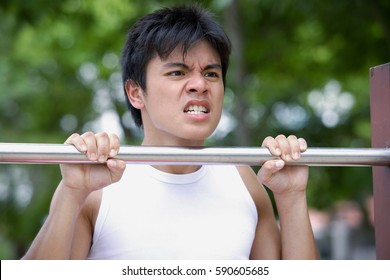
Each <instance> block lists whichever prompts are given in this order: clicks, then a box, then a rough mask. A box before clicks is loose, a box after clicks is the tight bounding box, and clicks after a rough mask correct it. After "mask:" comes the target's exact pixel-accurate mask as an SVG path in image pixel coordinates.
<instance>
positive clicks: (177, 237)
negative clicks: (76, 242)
mask: <svg viewBox="0 0 390 280" xmlns="http://www.w3.org/2000/svg"><path fill="white" fill-rule="evenodd" d="M256 225H257V210H256V206H255V204H254V201H253V200H252V198H251V196H250V194H249V192H248V190H247V188H246V187H245V185H244V183H243V181H242V179H241V176H240V174H239V173H238V170H237V168H236V167H235V166H222V165H207V166H202V167H201V168H200V169H199V170H198V171H196V172H194V173H190V174H184V175H177V174H171V173H165V172H162V171H159V170H157V169H155V168H153V167H151V166H148V165H128V166H127V168H126V170H125V173H124V175H123V177H122V179H121V180H120V182H118V183H115V184H113V185H110V186H108V187H106V188H104V189H103V197H102V202H101V206H100V210H99V214H98V217H97V221H96V225H95V230H94V235H93V243H92V247H91V250H90V253H89V256H88V258H89V259H127V260H131V259H143V260H151V259H159V260H163V259H168V260H173V259H180V260H184V259H198V260H200V259H204V260H211V259H221V260H222V259H248V258H249V254H250V251H251V247H252V243H253V240H254V236H255V230H256Z"/></svg>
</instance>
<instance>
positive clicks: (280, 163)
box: [275, 160, 284, 168]
mask: <svg viewBox="0 0 390 280" xmlns="http://www.w3.org/2000/svg"><path fill="white" fill-rule="evenodd" d="M275 166H276V167H277V168H282V167H283V166H284V161H283V160H277V161H275Z"/></svg>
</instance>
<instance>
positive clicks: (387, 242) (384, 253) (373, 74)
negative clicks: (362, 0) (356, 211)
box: [370, 63, 390, 260]
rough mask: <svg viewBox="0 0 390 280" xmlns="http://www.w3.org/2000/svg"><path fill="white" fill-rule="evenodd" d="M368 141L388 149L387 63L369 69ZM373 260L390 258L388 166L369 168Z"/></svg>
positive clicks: (389, 71) (389, 99) (389, 70)
mask: <svg viewBox="0 0 390 280" xmlns="http://www.w3.org/2000/svg"><path fill="white" fill-rule="evenodd" d="M370 109H371V130H372V131H371V137H372V138H371V141H372V147H373V148H388V147H390V63H387V64H384V65H380V66H376V67H372V68H370ZM372 172H373V185H374V217H375V247H376V258H377V259H381V260H384V259H387V260H388V259H390V218H389V213H390V167H388V166H375V167H373V168H372Z"/></svg>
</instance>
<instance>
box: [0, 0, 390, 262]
mask: <svg viewBox="0 0 390 280" xmlns="http://www.w3.org/2000/svg"><path fill="white" fill-rule="evenodd" d="M189 2H190V1H173V0H172V1H140V0H136V1H134V0H132V1H130V0H128V1H122V0H64V1H49V0H35V1H33V0H26V1H21V0H2V1H1V3H0V142H45V143H62V142H63V141H64V140H65V139H66V138H67V137H68V135H70V134H71V133H73V132H84V131H86V130H95V131H96V130H100V129H104V128H106V127H107V126H99V124H102V122H101V121H102V119H100V117H101V116H103V118H104V117H107V116H114V118H112V117H111V118H109V121H112V120H116V121H117V123H118V127H119V128H118V131H119V133H120V135H121V137H122V139H123V140H122V141H123V143H124V144H134V143H139V139H140V138H139V137H140V132H139V131H137V130H136V129H134V127H133V126H132V124H131V120H129V114H128V112H127V108H126V106H125V103H124V97H123V93H122V86H121V80H120V79H121V77H120V69H119V64H118V62H119V58H120V53H121V48H122V45H123V43H124V40H125V34H126V32H127V30H128V28H129V27H130V26H131V25H132V24H133V23H134V21H135V20H136V19H137V18H138V17H139V16H141V15H143V14H145V13H147V12H150V11H152V10H154V9H156V8H159V7H161V6H167V5H172V4H188V3H189ZM197 2H200V3H201V4H202V5H203V6H204V7H207V8H209V9H210V10H211V11H212V12H213V13H214V14H215V16H216V18H217V20H218V21H220V22H221V24H222V25H223V26H225V28H226V31H227V32H228V33H229V36H230V37H231V39H232V42H233V45H234V47H233V54H232V60H231V68H230V70H229V73H228V84H227V91H226V100H225V112H226V123H225V124H226V125H225V126H224V127H221V128H220V130H219V133H217V134H216V135H215V136H214V137H212V138H211V139H210V140H209V141H208V144H210V145H225V146H228V145H260V144H261V141H262V139H263V138H264V137H265V136H267V135H277V134H280V133H283V134H296V135H299V136H302V137H305V138H306V139H307V141H308V143H309V146H312V147H369V146H370V116H369V76H368V70H369V68H370V67H372V66H376V65H379V64H383V63H387V62H388V60H389V49H390V48H389V47H390V29H389V26H390V18H389V17H388V14H389V13H390V2H389V1H386V0H375V1H363V0H355V1H352V0H351V1H339V0H329V1H319V0H314V1H309V0H280V1H272V0H261V1H260V0H258V1H256V0H242V1H235V0H210V1H197ZM114 112H117V113H114ZM107 118H108V117H107ZM99 120H100V122H99ZM109 127H115V125H113V124H112V123H111V124H109ZM254 168H256V167H254ZM59 180H60V174H59V169H58V166H48V165H34V166H33V165H29V166H24V165H18V166H16V165H0V259H14V258H20V257H21V256H22V255H23V253H24V252H25V251H26V249H27V247H28V246H29V244H30V242H31V241H32V239H33V238H34V236H35V235H36V233H37V231H38V230H39V228H40V226H41V225H42V222H43V220H44V218H45V215H46V214H47V212H48V207H49V203H50V199H51V196H52V194H53V192H54V189H55V187H56V185H57V183H58V181H59ZM308 192H309V204H310V206H312V207H315V208H319V209H326V208H329V207H331V206H332V205H333V203H334V202H335V201H338V200H342V199H353V200H357V201H363V200H364V198H365V197H366V196H367V195H370V194H371V193H372V182H371V169H370V168H352V167H351V168H349V167H348V168H334V167H330V168H326V167H313V168H311V177H310V186H309V190H308Z"/></svg>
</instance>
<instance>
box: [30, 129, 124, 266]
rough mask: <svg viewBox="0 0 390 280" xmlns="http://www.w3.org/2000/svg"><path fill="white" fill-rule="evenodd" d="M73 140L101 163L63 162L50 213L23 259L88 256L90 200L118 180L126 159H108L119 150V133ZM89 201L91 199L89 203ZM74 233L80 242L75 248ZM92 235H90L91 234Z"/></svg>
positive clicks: (85, 136) (72, 140)
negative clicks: (117, 134)
mask: <svg viewBox="0 0 390 280" xmlns="http://www.w3.org/2000/svg"><path fill="white" fill-rule="evenodd" d="M65 143H67V144H73V145H75V146H76V148H77V149H78V150H80V151H82V152H86V154H87V156H88V157H89V158H90V159H91V160H92V161H96V160H99V162H100V163H102V164H81V165H79V164H66V165H61V173H62V178H63V179H62V181H61V182H60V184H59V185H58V187H57V189H56V192H55V194H54V196H53V199H52V202H51V205H50V211H49V215H48V217H47V219H46V221H45V223H44V225H43V226H42V228H41V230H40V231H39V233H38V235H37V237H36V238H35V240H34V242H33V243H32V245H31V247H30V249H29V250H28V251H27V253H26V255H25V256H24V259H70V258H71V257H75V258H80V257H83V256H84V257H85V256H86V254H87V253H88V250H89V246H90V242H91V238H92V228H91V220H90V218H89V217H91V215H89V213H88V211H89V209H91V206H90V205H89V203H90V202H89V201H93V200H94V196H95V194H94V195H92V193H94V192H95V191H97V190H100V189H101V188H103V187H105V186H107V185H109V184H111V183H113V182H116V181H118V180H119V179H120V178H121V176H122V174H123V171H124V168H125V164H124V162H123V161H120V160H114V159H108V156H115V155H116V154H117V152H118V150H119V140H118V139H117V137H116V136H108V135H107V134H105V133H103V134H96V135H94V134H92V133H85V134H84V135H82V136H80V135H78V134H74V135H72V136H71V137H69V138H68V140H67V141H66V142H65ZM87 201H88V203H86V202H87ZM75 234H78V235H79V236H77V240H78V242H80V240H81V241H83V243H84V244H79V245H80V246H77V250H79V252H72V248H74V239H75ZM88 235H89V236H88Z"/></svg>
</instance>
